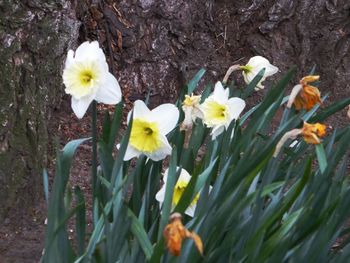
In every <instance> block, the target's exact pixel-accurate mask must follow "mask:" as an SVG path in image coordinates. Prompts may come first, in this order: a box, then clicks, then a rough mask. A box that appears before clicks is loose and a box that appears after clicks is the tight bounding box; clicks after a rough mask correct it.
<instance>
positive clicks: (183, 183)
mask: <svg viewBox="0 0 350 263" xmlns="http://www.w3.org/2000/svg"><path fill="white" fill-rule="evenodd" d="M177 169H180V168H179V167H177ZM167 180H168V169H167V170H166V171H165V173H164V177H163V182H164V185H163V187H162V188H161V189H160V190H159V192H158V193H157V194H156V200H157V201H158V202H159V205H160V206H162V204H163V202H164V198H165V188H166V182H167ZM190 180H191V176H190V174H189V173H188V172H187V171H186V170H185V169H183V168H182V169H181V173H180V176H179V178H178V180H177V182H176V184H175V187H174V192H173V199H172V207H173V208H175V206H176V205H177V204H178V203H179V201H180V199H181V196H182V194H183V193H184V192H185V189H186V187H187V185H188V183H189V182H190ZM198 198H199V194H197V196H195V198H194V199H193V201H192V203H191V204H190V206H189V207H188V208H187V209H186V211H185V214H187V215H189V216H192V217H193V215H194V212H195V210H196V205H197V201H198Z"/></svg>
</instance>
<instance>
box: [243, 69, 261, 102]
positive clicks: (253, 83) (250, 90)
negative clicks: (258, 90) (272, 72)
mask: <svg viewBox="0 0 350 263" xmlns="http://www.w3.org/2000/svg"><path fill="white" fill-rule="evenodd" d="M264 74H265V68H263V69H261V70H260V71H259V73H258V74H256V76H255V77H254V78H253V80H252V81H251V82H250V83H249V84H248V86H247V87H246V88H245V89H244V91H243V94H242V99H245V98H247V97H249V96H250V95H251V94H252V93H253V92H254V91H255V87H256V85H258V83H259V82H260V80H261V79H262V78H263V77H264Z"/></svg>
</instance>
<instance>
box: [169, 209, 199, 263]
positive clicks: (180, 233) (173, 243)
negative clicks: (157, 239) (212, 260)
mask: <svg viewBox="0 0 350 263" xmlns="http://www.w3.org/2000/svg"><path fill="white" fill-rule="evenodd" d="M181 219H182V216H181V214H179V213H174V214H172V215H171V216H170V219H169V224H168V225H167V226H166V227H165V228H164V231H163V235H164V239H165V242H166V246H167V248H168V250H169V251H170V253H171V254H173V255H174V256H179V255H180V253H181V247H182V241H183V240H184V239H185V238H190V239H192V240H193V241H194V243H195V245H196V247H197V249H198V251H199V253H200V254H201V255H202V254H203V243H202V240H201V238H200V237H199V236H198V235H197V234H196V233H195V232H191V231H189V230H188V229H187V228H186V227H185V226H184V225H183V224H182V220H181Z"/></svg>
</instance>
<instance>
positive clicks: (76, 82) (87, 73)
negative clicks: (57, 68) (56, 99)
mask: <svg viewBox="0 0 350 263" xmlns="http://www.w3.org/2000/svg"><path fill="white" fill-rule="evenodd" d="M100 72H101V70H100V68H99V65H98V63H96V62H94V61H88V62H84V63H83V62H75V63H74V64H73V65H71V66H70V67H68V68H66V69H65V71H64V72H63V82H64V84H65V86H66V92H67V93H68V94H71V95H72V96H74V97H75V98H76V99H80V98H82V97H84V96H86V95H90V94H92V93H93V92H94V91H95V88H96V84H97V82H98V78H99V75H100Z"/></svg>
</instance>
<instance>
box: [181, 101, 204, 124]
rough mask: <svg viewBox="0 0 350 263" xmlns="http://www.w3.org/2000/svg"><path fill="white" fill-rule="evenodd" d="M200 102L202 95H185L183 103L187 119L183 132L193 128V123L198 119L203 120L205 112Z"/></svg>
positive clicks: (184, 122)
mask: <svg viewBox="0 0 350 263" xmlns="http://www.w3.org/2000/svg"><path fill="white" fill-rule="evenodd" d="M200 100H201V96H200V95H199V96H195V95H191V96H189V95H185V100H184V101H183V103H182V110H183V111H184V113H185V119H184V121H183V123H182V125H181V127H182V129H183V130H186V129H188V128H190V127H192V123H193V122H195V121H196V119H197V118H199V119H202V118H203V112H202V109H201V107H200V104H199V102H200Z"/></svg>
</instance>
